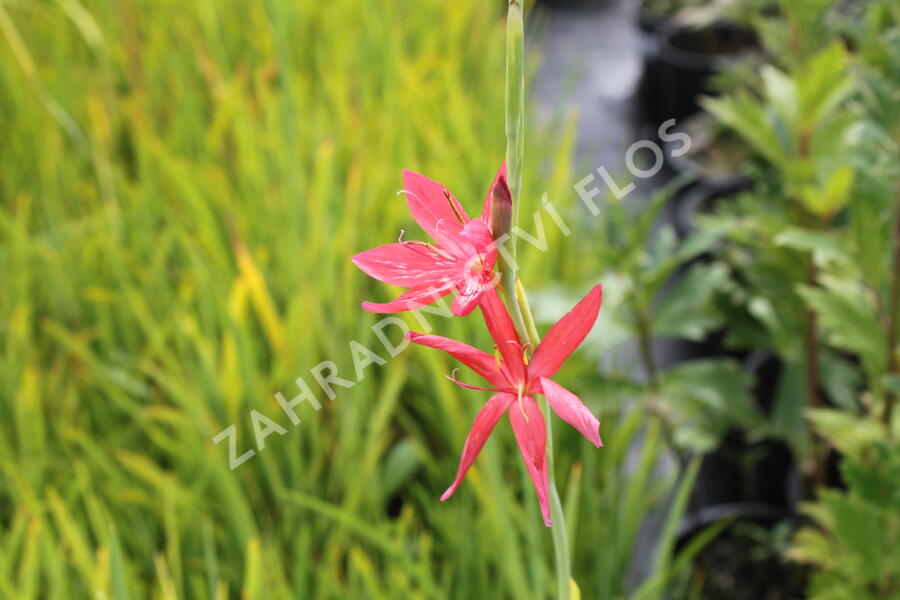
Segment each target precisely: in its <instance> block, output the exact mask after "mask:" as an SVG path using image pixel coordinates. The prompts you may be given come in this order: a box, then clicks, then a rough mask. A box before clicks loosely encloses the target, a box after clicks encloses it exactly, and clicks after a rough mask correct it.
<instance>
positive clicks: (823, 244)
mask: <svg viewBox="0 0 900 600" xmlns="http://www.w3.org/2000/svg"><path fill="white" fill-rule="evenodd" d="M772 241H774V242H775V244H776V245H778V246H784V247H786V248H794V249H795V250H801V251H803V252H811V253H812V254H813V258H814V259H815V261H816V263H817V264H819V265H820V266H821V265H827V264H828V263H829V262H838V263H841V264H844V265H848V264H853V258H852V257H851V256H850V255H849V254H848V253H847V251H846V250H845V249H844V247H843V246H842V245H841V243H840V241H839V240H838V239H837V238H835V236H834V235H832V234H829V233H826V232H820V231H810V230H809V229H801V228H799V227H788V228H787V229H785V230H784V231H782V232H781V233H779V234H778V235H776V236H775V238H774V239H773V240H772Z"/></svg>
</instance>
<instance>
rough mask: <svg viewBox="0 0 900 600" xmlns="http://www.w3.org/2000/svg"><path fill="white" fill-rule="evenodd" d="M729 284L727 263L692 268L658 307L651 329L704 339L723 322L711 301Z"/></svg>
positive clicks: (653, 315)
mask: <svg viewBox="0 0 900 600" xmlns="http://www.w3.org/2000/svg"><path fill="white" fill-rule="evenodd" d="M727 284H728V270H727V269H726V268H725V266H724V265H722V264H719V263H715V264H709V265H706V264H702V265H698V266H695V267H693V268H692V269H691V270H690V271H689V272H688V274H687V275H685V276H684V278H682V279H681V280H680V281H678V283H677V284H676V285H675V287H674V288H673V289H672V290H671V291H670V292H669V293H668V294H666V295H665V296H664V297H663V298H662V300H661V301H660V302H659V303H658V305H657V306H656V307H655V309H654V311H653V314H652V316H651V325H650V327H651V331H652V332H653V334H654V335H661V336H672V337H682V338H687V339H691V340H700V339H703V336H704V335H706V333H707V332H709V331H710V330H712V329H714V328H716V327H719V326H720V325H721V323H722V317H721V315H720V314H719V313H718V312H717V311H716V310H715V307H714V306H713V302H712V300H713V297H714V296H715V294H716V292H718V291H720V290H722V289H724V288H725V287H726V286H727Z"/></svg>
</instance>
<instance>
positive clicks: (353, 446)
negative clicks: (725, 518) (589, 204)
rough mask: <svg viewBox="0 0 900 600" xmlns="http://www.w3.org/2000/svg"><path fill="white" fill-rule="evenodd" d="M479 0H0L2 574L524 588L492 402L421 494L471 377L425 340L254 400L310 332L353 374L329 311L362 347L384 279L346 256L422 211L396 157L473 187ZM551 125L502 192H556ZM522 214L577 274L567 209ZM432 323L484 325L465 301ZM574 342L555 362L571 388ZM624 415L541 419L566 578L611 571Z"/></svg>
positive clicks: (642, 488)
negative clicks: (466, 446) (573, 425)
mask: <svg viewBox="0 0 900 600" xmlns="http://www.w3.org/2000/svg"><path fill="white" fill-rule="evenodd" d="M503 10H504V6H503V3H502V2H484V1H482V0H458V1H456V2H444V1H428V2H423V1H419V0H417V1H412V0H408V1H400V0H397V1H387V2H357V1H354V0H330V1H328V2H320V1H312V0H302V1H299V2H298V1H293V2H289V1H286V0H284V1H282V0H268V1H261V2H246V1H243V0H242V1H233V0H221V1H212V0H180V1H172V0H154V1H152V2H151V1H149V0H90V1H88V0H59V1H55V2H51V1H37V0H0V38H2V39H0V273H2V286H0V399H2V402H0V523H2V527H3V536H2V538H0V597H3V598H116V599H120V598H165V599H170V598H238V597H240V598H448V597H452V598H487V597H490V598H504V597H508V598H539V597H544V596H545V595H547V594H549V593H550V590H551V589H552V586H553V578H552V573H551V572H550V568H551V564H552V562H551V545H550V536H549V533H548V532H547V530H546V529H545V528H544V527H543V525H542V524H541V520H540V518H539V513H538V510H537V506H536V501H535V499H534V493H533V490H532V489H531V485H530V484H529V483H528V481H527V476H526V475H525V474H524V469H522V468H521V464H520V459H519V457H518V453H517V451H516V449H515V447H514V445H513V443H512V436H511V435H510V434H509V431H508V427H507V426H506V425H505V423H503V424H501V426H500V427H499V428H498V432H499V435H498V436H497V439H495V440H492V441H491V442H490V443H489V444H488V445H487V447H486V450H485V451H484V453H483V455H482V457H481V458H480V460H479V462H478V463H477V466H476V468H475V469H474V470H473V471H472V472H471V474H470V475H469V478H468V480H467V482H466V483H465V484H464V485H463V487H462V488H461V489H460V491H459V492H457V494H456V495H455V496H454V498H453V499H452V500H451V501H449V502H447V503H444V504H441V503H439V502H438V501H437V498H438V496H439V495H440V493H441V492H442V491H443V490H444V489H445V487H446V486H447V485H448V484H449V483H450V481H451V480H452V477H453V475H454V473H455V469H456V464H457V460H458V453H459V451H460V449H461V447H462V441H463V439H464V438H465V435H466V432H467V430H468V427H469V425H470V423H471V420H472V418H473V416H474V414H475V412H476V410H477V409H478V407H479V405H480V403H481V402H483V400H484V399H485V397H486V394H485V393H482V392H472V391H469V390H462V389H459V388H456V387H455V386H453V385H452V384H451V383H450V382H448V381H446V380H445V379H444V378H443V375H444V374H445V373H448V372H450V370H451V369H452V368H453V367H454V366H455V365H453V364H451V363H450V361H447V360H445V359H444V357H443V356H441V355H439V354H438V353H437V352H433V351H429V350H427V349H415V350H412V351H409V352H406V353H404V354H402V355H401V356H399V357H398V358H396V359H393V360H390V361H389V362H388V364H386V365H385V366H383V367H380V366H370V367H368V368H367V369H366V377H365V378H364V379H363V380H362V381H361V382H360V383H359V384H358V385H356V386H355V387H353V389H349V390H338V397H337V398H336V399H335V400H334V401H328V400H326V399H325V398H324V397H320V400H321V402H322V404H323V409H322V410H321V411H319V412H314V411H312V410H310V408H309V407H308V406H304V407H301V408H300V409H299V416H300V417H301V418H302V419H303V422H302V423H301V424H300V425H299V426H297V427H293V426H291V425H290V423H289V422H288V420H287V419H286V418H285V417H284V415H283V414H282V413H281V412H280V410H279V408H278V405H277V404H276V402H275V400H274V398H273V395H274V394H275V393H276V392H279V391H281V392H283V393H284V394H285V396H287V397H288V398H290V397H291V396H293V395H294V394H295V393H296V392H297V391H298V390H297V388H296V386H295V385H294V384H293V381H294V379H295V378H296V377H304V378H305V379H306V380H307V381H309V382H310V383H311V384H312V383H313V380H312V379H311V377H310V376H309V369H310V368H312V367H313V366H315V365H316V364H317V363H318V362H319V361H321V360H332V361H334V362H335V363H336V364H337V366H338V368H339V369H340V374H341V376H343V377H348V378H352V375H353V367H352V362H351V357H350V351H349V348H348V343H349V342H350V341H351V340H358V341H359V342H360V343H362V344H365V345H367V346H369V347H371V348H373V349H376V350H379V352H380V353H381V354H382V355H383V356H384V355H386V353H385V352H384V351H383V349H380V347H379V345H378V341H377V339H376V338H375V337H374V335H373V333H372V331H371V326H372V325H373V324H374V323H375V322H376V317H374V316H372V315H368V314H366V313H364V312H363V311H362V310H361V309H360V308H359V302H360V301H361V300H362V299H375V300H382V301H384V300H386V299H388V298H389V297H391V296H392V295H393V294H395V293H396V291H397V290H391V289H388V288H387V287H386V286H382V285H381V284H378V283H377V282H374V281H372V280H370V279H368V278H367V277H365V276H364V275H363V274H362V273H361V272H359V271H358V270H356V269H355V268H354V266H353V265H352V264H351V262H350V260H349V258H350V256H351V255H352V254H354V253H356V252H358V251H361V250H363V249H366V248H369V247H372V246H375V245H379V244H383V243H389V242H391V241H393V240H395V239H396V238H397V236H398V233H399V230H400V229H403V228H405V229H406V230H407V236H406V237H407V238H408V239H415V238H416V237H420V235H419V234H418V233H416V234H415V235H414V234H413V231H415V229H416V228H415V226H414V224H413V223H412V221H411V219H410V218H409V216H408V214H407V212H406V208H405V203H404V201H403V199H402V197H400V196H397V195H396V191H397V190H399V189H400V187H401V178H400V170H401V168H410V169H414V170H417V171H420V172H423V173H426V174H428V175H429V176H431V177H433V178H436V179H438V180H440V181H442V182H445V183H446V184H447V185H448V186H449V187H450V188H451V189H452V190H453V191H454V192H455V193H456V195H457V196H458V197H459V198H460V199H461V200H462V201H463V203H464V205H465V206H466V208H467V209H468V210H469V211H470V213H475V212H477V211H478V210H479V209H480V205H481V202H482V199H483V197H484V193H485V191H486V188H487V185H488V184H489V182H490V180H491V178H492V176H493V174H494V172H495V171H496V168H497V166H498V165H499V163H500V161H501V159H502V157H503V152H504V143H505V141H504V136H503V119H502V115H503V101H504V99H503V78H504V18H503ZM535 64H536V63H534V60H532V65H531V66H532V70H533V68H534V65H535ZM548 131H553V132H554V134H553V135H552V136H551V135H549V134H545V133H542V132H540V131H538V130H537V129H536V128H534V127H532V129H531V130H530V131H529V133H528V137H527V139H526V144H527V164H526V171H525V183H524V187H525V198H526V202H532V203H533V206H537V197H538V195H539V193H540V192H541V191H543V190H545V189H547V190H549V191H550V193H551V197H553V198H555V199H558V201H557V206H558V207H559V208H562V209H563V210H570V211H571V212H570V213H567V216H568V217H571V216H573V215H575V214H577V213H576V210H577V207H576V206H575V202H576V198H575V195H574V193H573V191H572V187H571V186H572V183H573V177H572V174H571V173H570V171H571V164H570V151H569V150H570V148H571V140H572V132H573V131H574V121H573V120H571V119H565V118H562V117H560V118H559V119H557V120H556V121H555V123H554V124H553V125H552V126H551V127H549V128H548ZM570 220H571V219H570ZM544 221H545V224H546V226H547V234H548V236H549V237H550V238H551V244H552V250H551V251H550V252H547V253H538V252H528V251H525V252H524V253H523V254H524V257H523V260H522V265H523V266H522V268H523V273H522V274H523V278H524V280H525V283H526V284H527V285H528V286H529V287H531V288H537V289H540V288H541V287H543V286H545V285H547V284H548V283H550V282H558V283H561V284H567V285H569V287H570V288H571V289H572V290H573V293H579V294H581V293H584V291H586V290H587V289H588V287H589V286H590V285H591V284H592V283H593V282H594V281H596V279H597V277H598V273H599V272H598V271H596V270H595V269H594V265H593V261H592V259H591V256H592V251H591V244H592V243H593V239H592V237H593V236H591V235H584V234H583V233H578V232H576V235H572V236H569V237H565V238H563V237H562V236H560V235H559V232H558V230H556V228H554V227H553V226H552V223H551V222H550V221H549V220H548V219H546V218H545V219H544ZM576 229H580V228H576ZM405 318H406V319H407V321H408V322H409V323H410V324H415V323H416V321H415V320H414V319H411V318H410V317H409V316H406V317H405ZM431 321H432V323H433V325H434V327H435V329H436V330H437V332H439V333H441V334H444V335H448V336H451V337H459V338H462V339H466V340H469V341H470V342H473V343H476V342H477V343H480V344H481V345H482V346H483V347H487V343H486V342H487V340H486V337H485V335H484V333H483V332H482V331H481V327H479V321H478V317H477V316H474V317H471V318H467V319H460V320H454V321H451V320H449V319H442V318H437V317H434V318H431ZM584 362H586V361H583V363H584ZM589 371H590V365H585V364H582V365H581V366H579V365H572V366H570V367H567V370H566V371H564V372H563V373H562V374H561V377H560V381H565V382H566V384H567V385H568V386H569V387H571V388H572V389H573V390H575V391H577V392H579V393H580V394H582V396H583V397H584V398H585V399H586V401H587V402H588V404H589V406H591V408H592V409H594V410H596V411H598V412H599V411H600V410H601V408H602V406H601V405H602V401H601V399H599V398H597V397H596V395H595V394H592V393H591V390H590V389H589V387H588V386H587V384H586V382H587V381H589V379H588V378H587V377H586V376H585V373H587V372H589ZM253 409H256V410H259V411H261V412H262V413H264V414H266V415H268V416H270V417H272V418H275V419H276V420H277V421H278V422H279V423H280V424H281V425H282V426H284V427H286V428H287V433H286V434H285V435H284V436H279V435H272V436H271V437H269V438H267V439H266V448H265V449H264V450H263V451H261V452H259V454H258V455H257V456H255V457H254V458H252V459H251V460H250V461H248V462H247V463H246V464H244V465H243V466H241V467H239V468H238V469H237V470H234V471H232V470H230V469H229V468H228V455H227V448H226V447H225V446H226V444H224V443H223V444H220V445H214V444H213V443H212V441H211V438H212V437H213V436H214V435H215V434H217V433H218V432H219V431H221V430H222V429H223V428H224V427H226V426H228V425H229V424H232V423H234V424H236V426H237V431H238V447H239V451H241V452H242V451H244V450H245V449H247V448H251V447H253V446H254V445H255V444H254V443H253V436H252V429H251V426H250V418H249V413H250V411H251V410H253ZM638 425H639V423H638V421H637V420H636V418H635V417H631V418H628V419H625V418H624V417H620V416H618V415H614V414H611V415H607V416H606V417H604V427H603V434H604V435H603V437H604V440H605V441H606V443H607V447H606V448H605V449H603V450H600V451H598V450H596V449H594V448H593V447H592V446H590V445H589V444H587V443H585V442H584V441H583V440H581V439H580V438H578V437H577V434H575V433H574V432H571V431H569V429H568V428H565V429H564V428H562V427H559V425H558V423H557V435H556V437H557V447H558V451H559V458H558V459H557V468H558V472H559V479H560V484H561V485H562V486H563V489H562V495H563V498H564V502H565V503H566V504H567V505H569V507H570V518H569V525H570V528H571V529H572V533H571V538H572V544H573V554H574V560H575V576H576V579H577V580H578V582H579V584H580V585H581V588H582V592H583V594H584V597H601V598H612V597H618V596H620V595H622V594H624V593H625V587H624V580H625V576H626V571H627V565H628V563H629V561H630V558H631V554H632V544H633V542H634V537H635V532H636V531H637V528H638V526H639V523H640V518H641V516H642V514H643V511H645V510H646V508H647V507H648V506H649V505H650V504H652V502H653V501H654V498H656V497H658V494H659V493H661V490H662V489H663V487H664V486H663V484H662V483H661V482H658V481H656V480H655V477H654V476H653V475H652V469H651V467H652V464H653V461H654V460H655V456H656V454H655V452H656V446H657V445H658V444H657V442H658V440H657V439H656V434H655V432H654V431H653V430H652V429H651V431H650V432H649V433H648V441H649V443H647V444H645V445H644V448H645V450H644V453H643V454H642V455H641V457H639V458H641V461H639V463H638V464H637V465H632V467H631V468H630V472H632V475H630V476H629V477H627V478H626V477H625V475H624V471H625V466H624V465H625V460H624V455H625V449H626V448H627V446H628V444H629V441H630V440H631V438H632V436H634V435H635V434H636V432H637V431H638ZM635 468H636V469H637V471H636V472H634V471H635ZM626 486H627V489H626Z"/></svg>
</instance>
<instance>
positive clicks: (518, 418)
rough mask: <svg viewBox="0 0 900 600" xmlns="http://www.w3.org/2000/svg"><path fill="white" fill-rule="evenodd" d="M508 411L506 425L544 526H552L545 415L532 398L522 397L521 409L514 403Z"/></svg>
mask: <svg viewBox="0 0 900 600" xmlns="http://www.w3.org/2000/svg"><path fill="white" fill-rule="evenodd" d="M523 411H524V414H523ZM507 412H508V414H509V423H510V425H512V429H513V433H514V434H515V435H516V442H518V444H519V452H521V453H522V459H523V460H524V461H525V468H527V469H528V474H529V475H530V476H531V481H532V482H533V483H534V490H535V491H536V492H537V497H538V503H539V504H540V505H541V515H542V516H543V517H544V524H545V525H546V526H547V527H552V526H553V521H552V520H550V486H549V483H548V480H547V428H546V426H545V424H544V415H542V414H541V409H540V408H538V405H537V402H535V401H534V398H532V397H531V396H524V397H523V398H522V404H521V406H519V405H516V404H513V405H512V406H510V407H509V411H507Z"/></svg>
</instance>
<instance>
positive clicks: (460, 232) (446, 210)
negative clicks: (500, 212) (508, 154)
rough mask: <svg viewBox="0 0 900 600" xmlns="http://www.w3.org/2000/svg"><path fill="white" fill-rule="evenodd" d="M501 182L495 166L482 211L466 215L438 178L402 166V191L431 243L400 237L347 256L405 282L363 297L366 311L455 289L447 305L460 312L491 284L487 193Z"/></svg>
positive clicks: (395, 308) (425, 300)
mask: <svg viewBox="0 0 900 600" xmlns="http://www.w3.org/2000/svg"><path fill="white" fill-rule="evenodd" d="M498 187H501V188H503V189H506V190H507V194H508V189H507V188H506V168H505V166H502V165H501V167H500V170H499V171H498V172H497V175H496V177H495V178H494V182H493V184H492V185H491V189H490V190H489V191H488V196H487V199H486V200H485V204H484V208H483V210H482V215H481V217H480V218H479V219H470V218H469V217H468V215H467V214H466V211H465V209H464V208H463V207H462V205H461V204H460V203H459V201H458V200H457V199H456V198H455V197H454V196H453V194H451V193H450V191H449V190H447V188H446V187H444V186H443V185H441V184H440V183H438V182H436V181H433V180H431V179H429V178H428V177H425V176H424V175H419V174H418V173H414V172H412V171H404V172H403V193H404V194H405V195H406V200H407V203H408V205H409V211H410V213H411V214H412V216H413V218H414V219H415V220H416V222H417V223H418V224H419V226H420V227H421V228H422V229H423V230H424V231H425V232H426V233H427V234H428V235H430V236H431V238H432V239H433V240H434V241H435V242H436V243H433V244H432V243H428V242H418V241H402V239H401V240H399V241H398V242H396V243H394V244H388V245H386V246H379V247H378V248H373V249H371V250H367V251H365V252H361V253H360V254H357V255H356V256H354V257H353V262H354V264H356V266H357V267H359V268H360V269H362V270H363V271H364V272H365V273H366V274H368V275H370V276H372V277H374V278H375V279H378V280H380V281H383V282H385V283H389V284H391V285H398V286H401V287H406V288H408V289H407V290H406V291H405V292H404V293H403V294H401V295H400V297H398V298H397V299H396V300H394V301H392V302H388V303H385V304H378V303H374V302H363V305H362V306H363V308H364V309H365V310H367V311H369V312H375V313H390V312H401V311H405V310H412V309H415V308H420V307H422V306H425V305H427V304H431V303H432V302H435V301H436V300H438V299H440V298H442V297H444V296H446V295H447V294H449V293H450V292H452V291H453V290H456V291H457V292H458V294H457V296H456V298H455V299H454V300H453V303H452V304H451V306H450V308H451V311H452V312H453V314H454V315H458V316H459V315H466V314H469V313H470V312H472V310H473V309H474V308H475V307H476V306H477V305H478V301H479V299H480V298H481V295H482V294H483V292H484V290H485V289H487V288H488V287H490V286H491V285H493V279H494V272H493V268H494V264H495V263H496V260H497V250H496V248H495V247H494V236H493V235H492V233H491V229H490V228H491V217H490V214H491V212H490V211H491V198H492V197H493V196H494V195H495V190H496V189H497V188H498Z"/></svg>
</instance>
